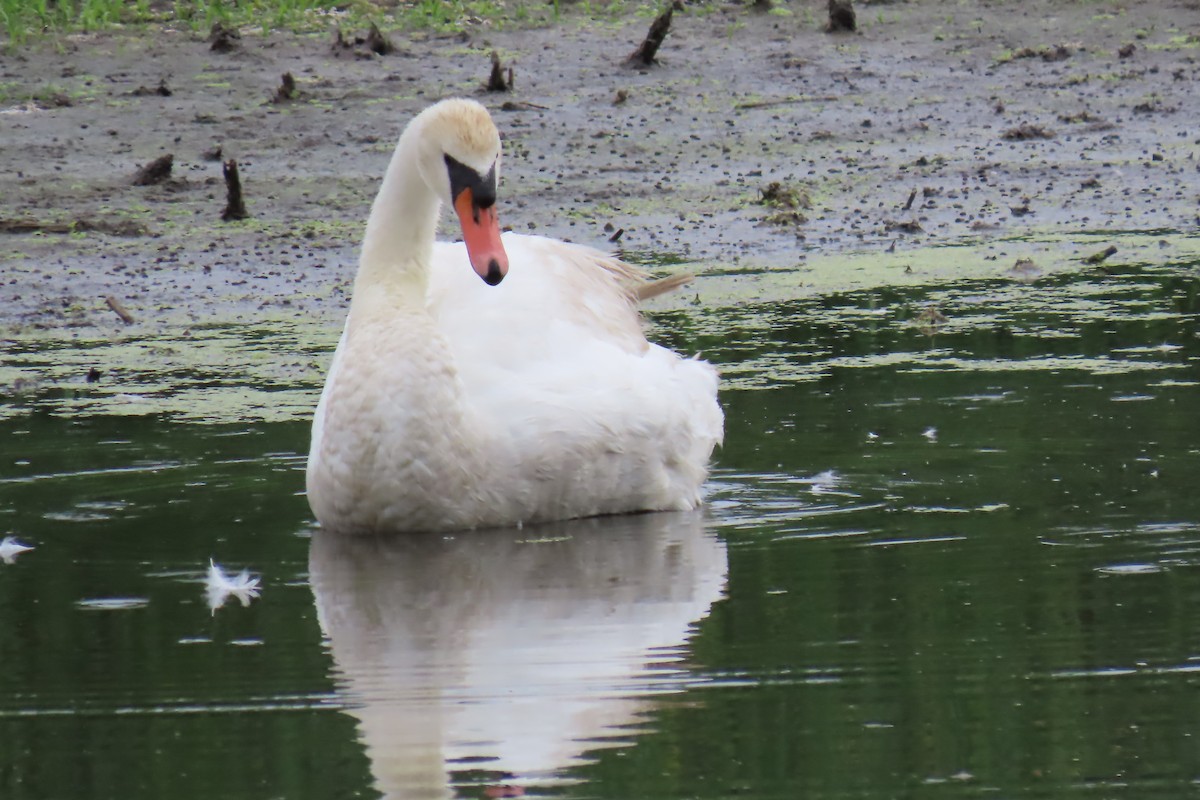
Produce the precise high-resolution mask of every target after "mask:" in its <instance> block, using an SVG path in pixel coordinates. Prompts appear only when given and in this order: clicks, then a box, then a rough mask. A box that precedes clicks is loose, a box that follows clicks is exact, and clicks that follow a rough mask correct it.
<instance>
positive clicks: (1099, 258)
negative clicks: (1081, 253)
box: [1083, 244, 1117, 264]
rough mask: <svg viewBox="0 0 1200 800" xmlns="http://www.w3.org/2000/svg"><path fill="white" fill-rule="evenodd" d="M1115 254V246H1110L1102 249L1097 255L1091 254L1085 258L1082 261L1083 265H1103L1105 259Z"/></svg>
mask: <svg viewBox="0 0 1200 800" xmlns="http://www.w3.org/2000/svg"><path fill="white" fill-rule="evenodd" d="M1116 252H1117V247H1116V245H1111V244H1110V245H1109V246H1108V247H1106V248H1104V249H1103V250H1101V251H1100V252H1099V253H1092V254H1091V255H1090V256H1088V257H1087V258H1085V259H1084V260H1083V263H1085V264H1103V263H1104V260H1105V259H1106V258H1108V257H1109V256H1111V255H1115V254H1116Z"/></svg>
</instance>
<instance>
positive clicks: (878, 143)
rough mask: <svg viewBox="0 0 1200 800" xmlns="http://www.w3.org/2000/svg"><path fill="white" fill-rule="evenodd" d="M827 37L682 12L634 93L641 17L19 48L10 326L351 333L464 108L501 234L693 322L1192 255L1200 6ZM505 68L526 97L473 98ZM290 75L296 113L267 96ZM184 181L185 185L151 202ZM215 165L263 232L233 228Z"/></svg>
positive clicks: (890, 16) (719, 10) (1070, 13)
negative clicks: (745, 305) (475, 111)
mask: <svg viewBox="0 0 1200 800" xmlns="http://www.w3.org/2000/svg"><path fill="white" fill-rule="evenodd" d="M823 8H824V3H823V2H821V3H818V2H816V0H813V2H806V3H798V2H794V3H791V4H789V5H786V6H783V8H782V10H783V11H786V12H787V13H772V14H762V13H756V12H754V11H752V10H750V8H749V6H742V5H719V6H690V5H689V6H686V7H685V8H684V10H683V11H681V12H678V13H676V14H675V18H674V20H673V24H672V28H671V32H670V35H669V36H668V38H667V40H666V42H665V44H664V45H663V47H662V49H661V50H660V51H659V58H660V62H661V63H660V64H659V65H657V66H654V67H650V68H644V69H630V68H627V67H625V66H623V65H622V59H623V56H625V55H626V54H628V53H629V51H630V50H632V49H633V47H634V46H635V45H636V44H637V43H638V42H639V41H640V40H641V38H642V36H644V34H645V32H646V29H647V27H648V25H649V19H648V18H643V17H634V18H629V19H621V20H614V19H602V20H592V19H585V18H583V17H581V16H579V15H578V12H577V11H576V10H571V9H570V7H568V10H567V12H566V13H565V15H564V17H563V18H562V19H560V20H559V21H558V22H557V23H556V24H554V25H553V26H549V27H546V26H542V27H533V28H520V27H504V28H501V29H497V28H494V27H491V26H487V25H480V26H477V27H475V28H472V29H471V30H470V31H468V32H467V33H466V34H463V35H454V36H445V37H441V36H436V35H431V34H427V33H422V34H419V35H411V36H407V35H405V34H403V33H401V32H396V31H392V32H390V35H391V37H392V39H393V41H394V42H395V44H396V45H397V51H396V52H395V53H393V54H390V55H387V56H378V55H374V54H370V55H369V56H367V55H363V53H362V50H361V49H359V50H358V51H357V52H354V51H350V50H346V49H342V50H341V51H339V50H337V49H335V48H333V47H331V43H330V35H329V34H319V35H305V36H300V35H294V34H282V33H274V34H270V35H268V36H265V37H263V36H261V35H258V34H255V33H252V32H244V33H243V35H242V37H241V39H240V42H239V43H238V46H237V47H236V48H235V49H233V50H232V51H231V52H227V53H219V52H214V51H213V50H212V49H211V48H210V45H209V42H208V41H207V40H206V37H204V36H201V35H197V34H195V33H192V32H184V31H172V30H162V31H139V32H136V33H133V32H116V33H104V34H86V35H79V36H72V37H68V38H66V39H63V40H59V41H58V42H40V43H35V44H30V45H26V46H24V47H23V48H21V49H19V50H17V51H16V52H10V53H8V54H5V55H4V56H3V58H2V59H0V88H2V89H3V96H4V100H3V102H2V103H0V142H2V143H3V146H2V147H0V197H3V204H2V206H0V208H2V211H0V228H3V232H0V320H3V326H4V328H5V330H6V331H7V332H8V334H9V335H13V336H22V337H23V336H30V335H32V336H37V335H47V334H48V335H63V334H64V333H65V334H66V335H70V336H78V335H93V334H95V333H102V332H104V331H121V330H124V331H126V332H128V330H129V329H130V328H142V329H145V328H146V327H151V328H155V327H162V326H188V325H193V324H197V323H204V322H237V321H244V320H252V319H254V318H255V317H256V316H258V315H263V314H270V315H272V316H277V317H278V316H285V317H296V318H305V319H319V320H322V321H327V322H328V324H329V326H330V327H331V329H336V327H337V325H338V324H339V321H340V319H341V318H342V316H343V315H344V312H345V304H346V300H347V292H348V288H349V282H350V280H351V278H352V274H353V269H354V265H355V258H356V249H357V245H358V241H359V238H360V236H361V231H362V226H363V223H364V221H365V219H366V215H367V212H368V209H369V204H370V201H371V199H372V197H373V194H374V192H375V189H376V187H377V182H378V179H379V177H380V175H381V174H382V172H383V170H384V167H385V166H386V164H387V161H388V158H389V156H390V153H391V149H392V147H393V145H394V142H395V139H396V137H397V135H398V134H399V131H400V129H401V128H402V126H403V125H404V123H405V122H406V120H407V119H408V118H409V117H410V116H411V115H412V114H414V113H415V112H417V111H418V110H420V109H421V108H423V107H424V106H425V105H427V104H428V103H430V102H432V101H434V100H436V99H438V98H441V97H445V96H450V95H470V96H475V97H478V98H479V99H480V100H481V101H482V102H484V103H485V104H486V105H488V106H489V107H490V108H491V109H493V113H494V116H495V118H496V121H497V123H498V125H499V127H500V128H501V130H502V132H503V136H504V138H505V156H504V157H505V161H504V169H503V176H502V189H501V206H500V208H501V222H502V223H503V224H504V225H506V226H511V227H512V228H513V229H514V230H517V231H532V232H536V233H540V234H545V235H549V236H554V237H559V238H564V239H570V240H574V241H578V242H584V243H588V244H592V245H595V246H599V247H606V248H610V249H619V250H621V251H623V252H625V253H626V254H627V256H628V257H629V258H630V259H631V260H634V261H638V262H640V263H644V264H647V265H650V266H651V267H652V268H654V269H659V268H663V269H665V270H666V271H671V270H674V269H686V270H689V271H693V272H697V273H699V274H700V276H701V277H700V278H699V279H698V280H697V282H696V284H695V292H694V293H692V294H690V295H689V302H704V301H707V299H709V298H711V299H712V300H713V301H714V302H720V300H721V298H722V297H737V298H747V297H761V294H762V293H763V292H768V293H776V294H778V293H788V292H802V291H835V290H837V289H839V288H842V287H844V286H848V285H850V284H851V283H852V282H853V279H854V276H853V275H852V274H851V272H852V270H850V269H849V268H848V267H847V264H854V263H856V261H855V259H860V261H859V262H858V263H871V264H874V265H875V267H873V269H874V271H875V272H877V273H881V274H883V275H884V277H882V278H881V277H878V276H876V277H873V278H871V280H883V281H886V280H892V279H894V280H918V279H921V277H922V274H925V273H928V275H932V273H934V272H937V271H938V270H941V271H942V272H944V273H945V274H946V275H947V276H950V277H953V275H955V274H959V273H962V274H966V273H973V274H984V275H986V274H994V273H1002V272H1004V271H1006V270H1011V269H1012V268H1013V265H1014V262H1015V260H1016V259H1017V258H1019V257H1022V256H1023V255H1029V254H1030V251H1031V250H1032V253H1033V254H1034V255H1036V261H1037V269H1039V270H1055V269H1069V268H1078V267H1079V265H1080V264H1081V262H1082V259H1083V258H1085V257H1086V256H1087V255H1089V254H1090V253H1092V252H1094V251H1095V250H1097V249H1099V248H1100V247H1102V246H1103V245H1104V244H1105V242H1106V239H1107V237H1110V236H1111V237H1118V236H1119V235H1120V234H1122V233H1125V232H1129V231H1135V232H1142V233H1156V232H1161V237H1160V238H1159V239H1158V241H1157V246H1158V247H1159V248H1162V249H1166V250H1171V249H1172V248H1178V247H1187V246H1190V245H1189V244H1188V243H1189V242H1190V243H1192V244H1194V241H1195V240H1194V238H1192V237H1194V235H1195V233H1196V231H1197V230H1198V228H1200V220H1198V213H1200V211H1198V208H1200V206H1198V202H1200V158H1198V155H1200V96H1198V95H1200V92H1198V90H1197V87H1198V86H1200V2H1196V1H1195V0H1177V1H1176V2H1161V3H1152V4H1132V3H1121V2H1104V1H1103V0H1102V1H1100V2H1068V0H1058V1H1057V2H1049V1H1048V0H1035V1H1034V2H1021V3H1015V2H983V1H982V0H972V1H971V2H947V1H945V0H912V2H895V3H876V4H871V5H863V4H861V3H860V8H859V15H858V16H859V22H860V28H861V30H860V32H859V33H857V34H840V35H833V34H829V33H826V32H824V31H823V30H822V23H823V19H822V9H823ZM493 50H495V51H497V52H498V53H499V54H500V56H501V58H502V60H503V61H504V63H505V64H509V65H511V66H512V68H513V77H514V83H515V85H514V88H513V90H512V91H511V92H507V93H488V92H485V91H484V90H483V84H484V82H485V81H486V80H487V78H488V74H489V71H490V69H491V59H490V54H491V52H492V51H493ZM284 73H290V74H291V75H292V76H294V78H295V92H294V96H292V97H290V98H286V97H285V98H276V95H277V93H278V91H279V87H280V83H281V79H282V76H283V74H284ZM277 99H278V100H279V102H276V100H277ZM168 153H169V154H171V155H172V156H173V160H172V169H171V173H170V177H168V178H166V179H165V180H163V181H160V182H156V183H151V184H150V185H135V184H134V177H135V175H136V174H137V172H138V170H139V169H140V168H141V167H143V166H144V165H146V164H147V163H148V162H150V161H152V160H154V159H156V158H159V157H161V156H163V155H165V154H168ZM227 159H236V160H237V162H238V165H239V169H240V174H241V181H242V185H243V188H244V189H245V199H246V205H247V209H248V211H249V214H250V218H249V219H247V220H244V221H234V222H224V221H222V220H221V212H222V210H223V209H224V208H225V200H226V198H225V186H224V183H223V181H222V162H223V161H225V160H227ZM776 183H777V184H779V185H778V187H772V186H771V185H772V184H776ZM764 192H766V193H767V194H768V196H769V197H770V198H771V199H772V202H769V203H767V204H764V203H763V196H764ZM618 231H622V232H623V233H621V234H620V235H619V236H616V234H617V232H618ZM447 234H452V231H451V230H450V229H447ZM1030 243H1033V244H1030ZM956 244H958V245H961V244H966V245H968V246H969V247H968V248H967V249H966V250H964V251H962V252H964V253H966V255H965V256H961V257H960V256H955V257H954V258H950V259H947V258H944V257H942V258H939V257H938V255H937V253H939V252H942V250H941V248H942V246H945V245H956ZM1126 253H1127V251H1126ZM1145 257H1146V258H1154V257H1155V255H1154V253H1152V252H1148V254H1147V255H1146V256H1145ZM863 258H867V261H861V259H863ZM871 259H874V260H871ZM677 265H678V266H677ZM868 271H871V270H868ZM939 274H940V273H939ZM914 275H915V276H916V277H915V278H914V277H912V276H914ZM763 276H765V277H763ZM888 276H890V277H888ZM735 284H736V285H735ZM110 296H111V297H113V298H115V299H116V300H117V301H119V303H120V304H122V305H123V307H124V308H125V309H127V311H128V314H129V315H130V316H131V317H132V319H133V320H134V322H133V325H132V326H127V325H126V324H125V322H123V321H122V319H121V318H120V317H119V316H118V315H117V313H115V312H114V311H113V309H112V308H111V306H110V305H109V304H107V303H106V299H107V298H108V297H110ZM731 302H732V301H731ZM39 331H40V332H42V333H41V334H39V333H38V332H39Z"/></svg>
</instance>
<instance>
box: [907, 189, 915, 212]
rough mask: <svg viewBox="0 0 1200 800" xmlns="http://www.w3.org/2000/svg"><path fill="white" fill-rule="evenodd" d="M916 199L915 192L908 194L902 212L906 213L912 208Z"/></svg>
mask: <svg viewBox="0 0 1200 800" xmlns="http://www.w3.org/2000/svg"><path fill="white" fill-rule="evenodd" d="M916 199H917V190H916V189H913V190H912V191H911V192H909V194H908V202H907V203H905V204H904V210H905V211H908V210H909V209H910V208H912V204H913V201H914V200H916Z"/></svg>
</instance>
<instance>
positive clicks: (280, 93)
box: [271, 72, 300, 105]
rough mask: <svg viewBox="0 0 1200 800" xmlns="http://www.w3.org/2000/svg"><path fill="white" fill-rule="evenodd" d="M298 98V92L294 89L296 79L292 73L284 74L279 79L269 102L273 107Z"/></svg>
mask: <svg viewBox="0 0 1200 800" xmlns="http://www.w3.org/2000/svg"><path fill="white" fill-rule="evenodd" d="M299 96H300V92H299V90H298V89H296V79H295V78H294V77H293V76H292V73H290V72H285V73H283V77H282V78H280V79H279V86H278V87H277V88H276V89H275V96H274V97H272V98H271V102H272V103H274V104H275V105H279V104H280V103H286V102H288V101H289V100H295V99H296V98H297V97H299Z"/></svg>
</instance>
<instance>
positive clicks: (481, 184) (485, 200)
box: [445, 155, 496, 208]
mask: <svg viewBox="0 0 1200 800" xmlns="http://www.w3.org/2000/svg"><path fill="white" fill-rule="evenodd" d="M445 158H446V171H447V173H449V175H450V199H451V200H456V199H457V198H458V196H459V195H460V194H462V192H463V191H464V190H465V189H470V190H471V198H472V202H473V203H474V205H475V206H477V207H478V208H491V207H492V206H493V205H495V204H496V165H495V164H492V168H491V169H490V170H488V174H487V175H480V174H479V173H478V172H476V171H475V170H473V169H471V168H470V167H468V166H467V165H466V164H464V163H462V162H461V161H459V160H457V159H456V158H454V157H453V156H450V155H447V156H445Z"/></svg>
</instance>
